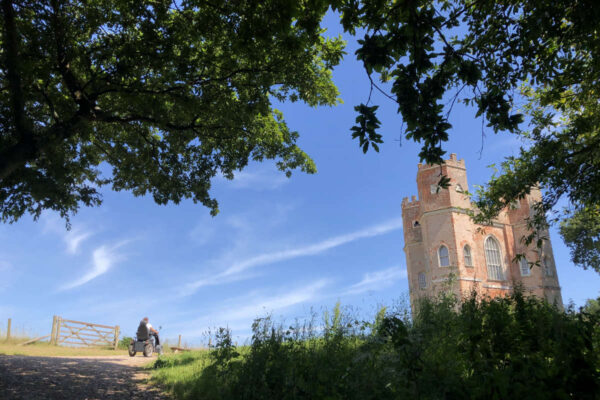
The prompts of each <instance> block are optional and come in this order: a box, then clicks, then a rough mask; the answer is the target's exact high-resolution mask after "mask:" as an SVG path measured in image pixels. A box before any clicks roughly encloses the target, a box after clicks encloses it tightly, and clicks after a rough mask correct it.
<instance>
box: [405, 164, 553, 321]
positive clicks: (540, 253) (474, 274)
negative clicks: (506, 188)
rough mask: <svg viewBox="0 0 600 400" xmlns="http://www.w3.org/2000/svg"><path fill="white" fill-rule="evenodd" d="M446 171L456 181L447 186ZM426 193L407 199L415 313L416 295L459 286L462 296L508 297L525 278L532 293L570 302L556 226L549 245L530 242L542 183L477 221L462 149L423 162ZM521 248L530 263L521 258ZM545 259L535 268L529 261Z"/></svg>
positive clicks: (420, 175) (420, 177)
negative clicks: (562, 281) (556, 250)
mask: <svg viewBox="0 0 600 400" xmlns="http://www.w3.org/2000/svg"><path fill="white" fill-rule="evenodd" d="M440 172H441V173H442V174H444V175H446V176H447V177H448V178H450V187H449V188H447V189H441V188H440V189H439V190H438V186H437V183H438V182H439V180H440ZM417 189H418V196H419V197H418V199H417V197H416V196H412V198H411V200H410V201H409V200H408V198H404V199H403V200H402V220H403V225H404V252H405V254H406V266H407V271H408V284H409V290H410V300H411V306H412V308H413V311H414V309H415V303H416V300H418V299H419V298H421V297H423V296H435V295H437V294H438V293H440V291H451V292H453V293H455V294H456V295H457V296H459V297H464V296H468V295H469V294H470V293H471V291H472V290H473V289H475V290H476V291H477V292H478V294H480V295H484V296H491V297H495V296H501V295H504V294H508V293H510V292H511V291H512V289H513V287H514V286H515V284H517V283H519V284H520V285H521V286H522V287H523V289H524V291H525V292H527V293H532V294H534V295H536V296H539V297H542V298H545V299H547V300H548V301H549V302H551V303H554V302H556V304H557V305H558V306H559V307H562V297H561V293H560V286H559V283H558V276H557V274H556V266H555V263H554V255H553V253H552V245H551V243H550V240H549V235H548V232H544V234H543V235H544V236H545V237H546V238H548V240H546V241H544V245H543V247H542V249H541V250H540V249H537V248H536V247H535V245H530V247H529V248H528V247H527V246H525V245H524V244H523V243H522V241H521V238H522V237H523V236H525V235H526V234H527V232H528V231H527V222H526V218H527V217H528V216H529V215H530V214H531V212H532V205H533V204H534V203H535V202H537V201H539V200H540V199H541V193H540V191H539V190H537V189H534V190H532V191H531V194H529V195H528V196H527V197H525V198H523V199H521V200H519V201H517V202H515V203H514V204H512V205H511V206H510V207H509V208H507V209H505V210H504V211H502V212H501V213H500V215H499V216H498V217H497V218H496V219H495V220H494V221H493V224H492V225H478V224H474V223H473V221H472V220H471V219H470V217H469V216H468V215H467V212H466V210H467V209H469V208H470V207H471V203H470V200H469V198H468V197H467V196H466V195H465V194H464V192H465V191H467V190H468V184H467V171H466V168H465V162H464V160H457V159H456V154H451V155H450V159H449V160H446V161H445V162H444V164H442V165H441V166H440V165H422V164H419V165H418V172H417ZM516 254H525V256H526V259H527V261H525V260H521V261H520V262H514V261H513V260H514V258H515V256H516ZM527 262H529V263H535V262H539V263H540V266H541V267H537V266H534V267H533V268H530V266H529V264H528V263H527Z"/></svg>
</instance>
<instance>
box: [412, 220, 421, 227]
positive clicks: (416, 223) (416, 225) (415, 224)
mask: <svg viewBox="0 0 600 400" xmlns="http://www.w3.org/2000/svg"><path fill="white" fill-rule="evenodd" d="M420 226H421V224H419V221H415V222H413V227H414V228H418V227H420Z"/></svg>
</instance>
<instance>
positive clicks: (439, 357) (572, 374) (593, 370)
mask: <svg viewBox="0 0 600 400" xmlns="http://www.w3.org/2000/svg"><path fill="white" fill-rule="evenodd" d="M599 321H600V311H599V310H596V309H593V308H589V309H588V310H580V311H576V310H574V309H573V308H569V309H567V310H566V311H561V310H558V309H557V308H556V307H554V306H551V305H549V304H548V303H546V302H544V301H541V300H538V299H535V298H531V297H524V296H523V295H522V294H520V293H516V294H514V295H512V296H511V297H507V298H499V299H493V300H490V299H486V300H483V301H478V300H477V299H476V298H475V297H472V298H470V299H468V300H466V301H465V302H463V303H461V304H457V302H456V301H453V300H449V299H443V300H439V301H435V302H434V301H428V302H425V303H423V304H422V306H421V307H420V312H419V313H418V315H417V316H416V317H415V319H414V320H413V321H409V320H408V319H407V318H405V317H403V316H402V315H401V314H398V313H391V314H387V315H386V316H385V317H383V315H380V316H379V318H377V319H376V320H375V322H373V323H365V322H358V321H352V320H351V319H349V318H348V317H345V316H344V315H343V314H340V313H339V308H338V309H337V311H336V312H334V313H333V317H332V318H330V319H329V318H328V319H327V323H326V324H325V327H324V328H323V330H322V331H321V332H320V333H319V334H317V333H316V330H315V329H313V328H312V326H311V324H308V326H307V325H306V324H305V325H304V326H301V327H300V326H295V327H290V328H289V329H287V330H284V329H283V328H282V327H281V326H275V325H274V324H273V323H272V322H271V320H270V319H268V318H267V319H262V320H257V321H256V322H255V324H254V325H253V332H254V334H253V337H252V341H251V344H250V345H249V346H247V347H243V348H241V349H240V348H236V347H235V346H233V344H232V342H231V337H230V335H229V332H228V331H227V330H221V331H220V332H219V334H218V335H217V341H216V343H217V346H216V348H215V349H214V350H212V351H210V352H208V351H205V352H198V353H191V354H184V355H177V356H169V357H165V358H160V359H159V360H158V361H157V362H156V363H155V365H154V367H155V368H156V371H155V372H154V378H153V379H154V380H155V381H156V382H158V383H159V384H162V385H164V386H166V387H167V388H169V389H170V390H172V391H173V392H174V393H175V395H176V397H178V398H181V399H192V398H202V399H442V398H444V399H462V398H471V399H502V398H521V399H548V398H555V399H557V398H558V399H562V398H565V399H566V398H579V399H592V398H595V393H598V392H600V376H599V370H600V326H599Z"/></svg>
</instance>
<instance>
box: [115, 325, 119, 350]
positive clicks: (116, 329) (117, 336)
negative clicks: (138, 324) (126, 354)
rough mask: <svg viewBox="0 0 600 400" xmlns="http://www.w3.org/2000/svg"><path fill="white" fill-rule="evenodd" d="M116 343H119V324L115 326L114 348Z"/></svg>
mask: <svg viewBox="0 0 600 400" xmlns="http://www.w3.org/2000/svg"><path fill="white" fill-rule="evenodd" d="M118 345H119V325H117V326H115V342H114V347H115V350H116V349H117V346H118Z"/></svg>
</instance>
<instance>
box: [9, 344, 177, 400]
mask: <svg viewBox="0 0 600 400" xmlns="http://www.w3.org/2000/svg"><path fill="white" fill-rule="evenodd" d="M149 361H150V360H149V359H147V358H144V357H138V356H136V357H133V358H130V357H128V356H110V357H27V356H4V355H0V399H3V400H4V399H7V400H8V399H21V400H38V399H39V400H42V399H44V400H46V399H52V400H54V399H69V400H71V399H73V400H78V399H81V400H96V399H98V400H99V399H110V400H125V399H136V400H141V399H144V400H148V399H169V397H168V396H166V395H165V394H163V393H161V392H160V391H159V390H158V389H156V388H153V387H150V386H148V385H146V384H145V383H144V381H145V379H146V378H147V377H148V374H147V373H146V372H145V371H143V370H142V369H141V366H142V365H144V364H146V363H148V362H149Z"/></svg>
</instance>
